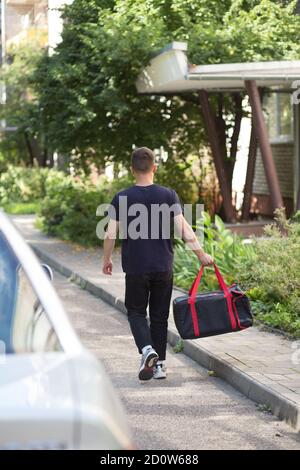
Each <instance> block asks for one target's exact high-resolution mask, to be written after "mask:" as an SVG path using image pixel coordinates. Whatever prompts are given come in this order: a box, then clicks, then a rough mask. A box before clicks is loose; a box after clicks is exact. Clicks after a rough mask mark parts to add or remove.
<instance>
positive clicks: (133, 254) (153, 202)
mask: <svg viewBox="0 0 300 470" xmlns="http://www.w3.org/2000/svg"><path fill="white" fill-rule="evenodd" d="M141 205H142V206H141ZM181 212H182V209H181V205H180V201H179V198H178V195H177V193H176V192H175V191H174V190H173V189H169V188H166V187H164V186H159V185H158V184H151V185H149V186H137V185H135V186H131V187H130V188H127V189H125V190H124V191H120V192H119V193H117V194H116V195H115V197H114V198H113V200H112V202H111V207H110V209H109V211H108V214H109V216H110V218H112V219H114V220H118V221H119V222H120V230H121V232H122V234H123V236H122V268H123V271H124V272H125V273H129V274H142V273H155V272H165V271H170V270H171V269H172V266H173V246H172V240H171V235H172V225H173V217H174V216H176V215H178V214H180V213H181Z"/></svg>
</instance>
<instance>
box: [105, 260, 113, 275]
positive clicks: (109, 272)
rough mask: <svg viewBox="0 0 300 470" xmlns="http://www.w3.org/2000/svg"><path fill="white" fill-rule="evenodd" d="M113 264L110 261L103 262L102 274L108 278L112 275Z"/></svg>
mask: <svg viewBox="0 0 300 470" xmlns="http://www.w3.org/2000/svg"><path fill="white" fill-rule="evenodd" d="M112 269H113V263H112V260H111V259H110V260H108V261H104V262H103V268H102V272H103V274H107V275H108V276H111V275H112Z"/></svg>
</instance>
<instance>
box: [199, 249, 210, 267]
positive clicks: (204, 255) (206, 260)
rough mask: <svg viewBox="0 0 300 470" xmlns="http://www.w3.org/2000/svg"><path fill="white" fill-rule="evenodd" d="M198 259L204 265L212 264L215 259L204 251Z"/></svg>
mask: <svg viewBox="0 0 300 470" xmlns="http://www.w3.org/2000/svg"><path fill="white" fill-rule="evenodd" d="M198 259H199V261H200V263H201V264H202V266H211V265H212V264H214V260H213V259H212V257H211V256H210V255H209V254H208V253H205V252H204V251H203V252H202V253H200V254H199V255H198Z"/></svg>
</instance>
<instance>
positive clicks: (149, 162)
mask: <svg viewBox="0 0 300 470" xmlns="http://www.w3.org/2000/svg"><path fill="white" fill-rule="evenodd" d="M154 163H155V156H154V153H153V152H152V150H150V149H148V148H147V147H140V148H137V149H135V150H134V151H133V152H132V155H131V166H132V168H133V169H134V170H135V171H137V172H139V173H148V172H149V171H150V170H151V168H152V167H153V165H154Z"/></svg>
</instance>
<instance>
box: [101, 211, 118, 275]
mask: <svg viewBox="0 0 300 470" xmlns="http://www.w3.org/2000/svg"><path fill="white" fill-rule="evenodd" d="M118 230H119V222H118V221H117V220H113V219H110V221H109V223H108V226H107V230H106V233H105V239H104V243H103V268H102V271H103V273H104V274H108V275H109V276H110V275H111V274H112V269H113V262H112V258H111V257H112V253H113V251H114V247H115V242H116V238H117V234H118Z"/></svg>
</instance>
